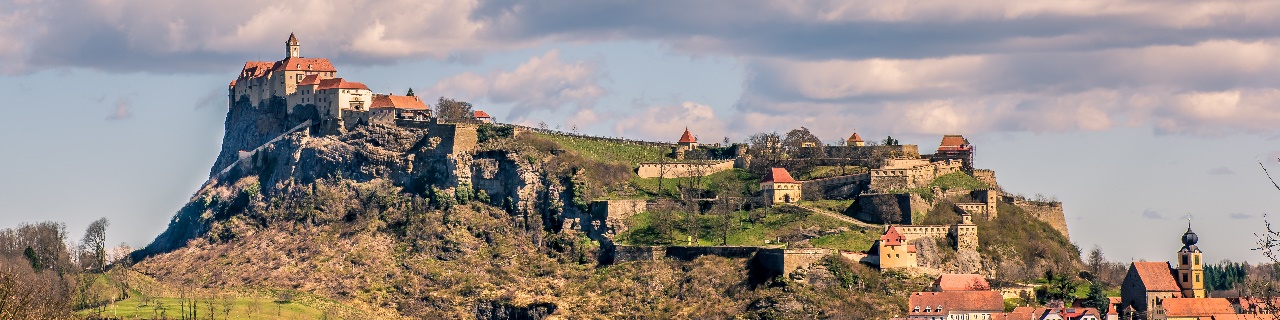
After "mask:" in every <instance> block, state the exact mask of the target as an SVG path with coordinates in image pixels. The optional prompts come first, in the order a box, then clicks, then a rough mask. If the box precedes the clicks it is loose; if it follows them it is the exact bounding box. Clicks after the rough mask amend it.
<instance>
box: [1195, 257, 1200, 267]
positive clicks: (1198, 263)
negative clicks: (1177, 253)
mask: <svg viewBox="0 0 1280 320" xmlns="http://www.w3.org/2000/svg"><path fill="white" fill-rule="evenodd" d="M1196 265H1197V266H1198V265H1200V256H1196Z"/></svg>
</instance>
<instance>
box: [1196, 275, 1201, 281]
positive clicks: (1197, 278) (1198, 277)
mask: <svg viewBox="0 0 1280 320" xmlns="http://www.w3.org/2000/svg"><path fill="white" fill-rule="evenodd" d="M1196 282H1200V274H1199V273H1197V274H1196Z"/></svg>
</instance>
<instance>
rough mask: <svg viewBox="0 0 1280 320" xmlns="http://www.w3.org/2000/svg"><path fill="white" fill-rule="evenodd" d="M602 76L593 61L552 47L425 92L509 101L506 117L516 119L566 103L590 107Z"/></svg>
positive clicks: (457, 77)
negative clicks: (564, 55)
mask: <svg viewBox="0 0 1280 320" xmlns="http://www.w3.org/2000/svg"><path fill="white" fill-rule="evenodd" d="M602 77H603V74H602V72H601V71H599V70H598V68H597V65H596V64H595V63H591V62H586V61H574V62H564V61H561V60H560V52H559V51H558V50H551V51H548V52H547V53H545V54H543V55H542V56H535V57H532V58H530V59H529V60H528V61H526V62H525V63H523V64H521V65H520V66H518V67H516V68H515V69H514V70H511V71H497V70H495V71H492V72H490V73H488V74H485V75H480V74H476V73H472V72H467V73H462V74H458V75H454V76H452V77H449V78H445V79H443V80H440V81H439V82H437V83H436V84H435V85H433V86H432V87H431V88H430V89H429V90H427V92H428V93H429V95H436V94H439V95H444V96H456V97H463V98H464V99H469V100H478V99H484V100H487V101H489V102H492V103H504V104H505V103H511V104H513V105H514V107H513V108H512V111H511V114H510V115H509V118H513V119H516V120H518V119H519V118H522V117H525V116H527V115H528V114H529V113H530V112H533V111H536V110H547V111H554V110H558V109H560V108H561V107H563V106H566V105H571V106H574V107H576V108H578V109H583V108H590V107H592V106H593V105H595V103H596V101H597V100H598V99H599V98H600V97H602V96H604V95H605V93H606V91H605V89H604V87H602V86H601V85H600V83H599V82H600V79H601V78H602Z"/></svg>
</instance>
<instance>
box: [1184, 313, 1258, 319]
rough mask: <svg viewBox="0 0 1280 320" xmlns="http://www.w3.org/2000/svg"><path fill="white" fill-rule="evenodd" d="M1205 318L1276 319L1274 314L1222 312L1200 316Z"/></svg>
mask: <svg viewBox="0 0 1280 320" xmlns="http://www.w3.org/2000/svg"><path fill="white" fill-rule="evenodd" d="M1204 318H1209V319H1212V320H1271V319H1275V317H1272V315H1260V314H1234V313H1222V314H1215V315H1213V316H1210V317H1200V319H1204Z"/></svg>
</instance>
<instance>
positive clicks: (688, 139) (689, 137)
mask: <svg viewBox="0 0 1280 320" xmlns="http://www.w3.org/2000/svg"><path fill="white" fill-rule="evenodd" d="M697 142H698V139H694V138H693V134H690V133H689V128H684V134H682V135H680V143H697Z"/></svg>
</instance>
